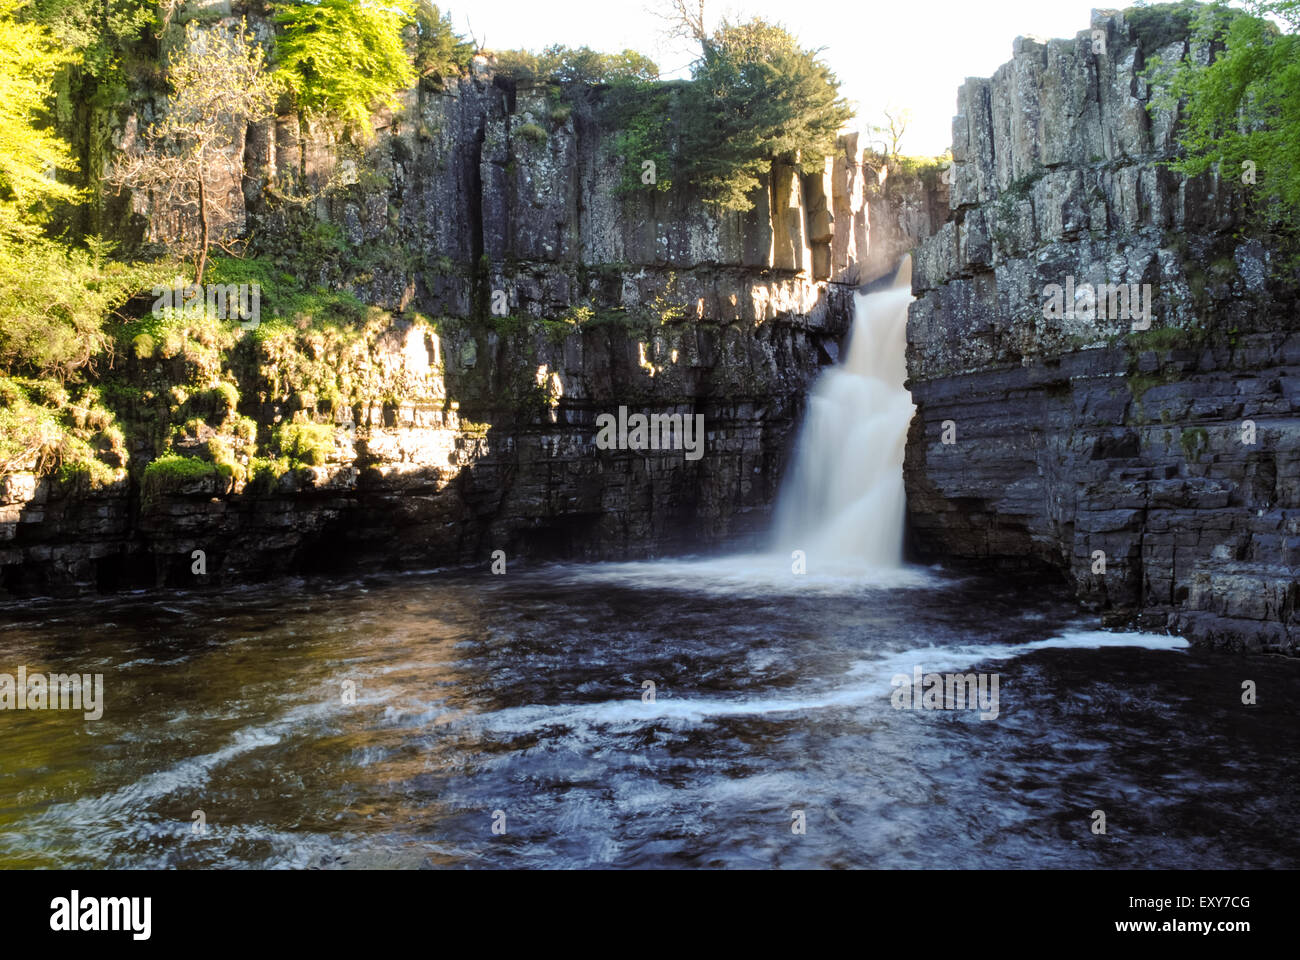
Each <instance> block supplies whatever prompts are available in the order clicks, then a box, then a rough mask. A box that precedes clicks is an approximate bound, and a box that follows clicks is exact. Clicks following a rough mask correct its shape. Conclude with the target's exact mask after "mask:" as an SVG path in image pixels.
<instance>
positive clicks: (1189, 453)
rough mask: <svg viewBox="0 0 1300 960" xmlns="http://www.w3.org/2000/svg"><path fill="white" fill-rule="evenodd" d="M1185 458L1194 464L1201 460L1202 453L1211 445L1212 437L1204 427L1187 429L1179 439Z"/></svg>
mask: <svg viewBox="0 0 1300 960" xmlns="http://www.w3.org/2000/svg"><path fill="white" fill-rule="evenodd" d="M1179 443H1180V444H1181V445H1182V448H1183V456H1185V457H1186V458H1187V459H1188V460H1190V461H1191V462H1193V463H1197V462H1199V461H1200V459H1201V453H1202V452H1203V451H1204V450H1205V449H1206V448H1207V447H1208V446H1209V445H1210V435H1209V434H1208V433H1207V432H1206V431H1205V428H1204V427H1187V428H1186V429H1184V430H1183V432H1182V436H1181V437H1179Z"/></svg>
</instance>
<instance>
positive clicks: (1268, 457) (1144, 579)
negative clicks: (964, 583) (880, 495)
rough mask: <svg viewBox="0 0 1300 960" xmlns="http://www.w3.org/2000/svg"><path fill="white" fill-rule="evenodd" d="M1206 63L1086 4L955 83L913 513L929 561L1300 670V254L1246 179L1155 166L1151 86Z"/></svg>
mask: <svg viewBox="0 0 1300 960" xmlns="http://www.w3.org/2000/svg"><path fill="white" fill-rule="evenodd" d="M1211 54H1212V51H1210V50H1206V49H1204V48H1201V47H1198V46H1196V45H1194V44H1189V43H1188V40H1187V32H1186V22H1185V20H1184V21H1183V22H1182V24H1181V30H1180V29H1179V23H1178V21H1177V19H1176V18H1171V17H1168V16H1166V15H1164V14H1162V13H1161V8H1151V10H1149V11H1129V12H1128V13H1127V14H1124V13H1117V12H1113V11H1094V14H1093V21H1092V24H1091V28H1090V29H1089V30H1087V31H1085V32H1082V33H1080V34H1079V35H1078V36H1077V37H1075V38H1074V39H1070V40H1052V41H1048V42H1040V41H1037V40H1032V39H1028V38H1021V39H1018V40H1017V41H1016V43H1015V46H1014V52H1013V59H1012V60H1011V61H1010V62H1009V63H1007V64H1006V65H1005V66H1003V67H1002V68H1000V69H999V70H998V71H997V73H996V74H995V75H994V76H993V77H992V78H990V79H972V80H968V81H967V83H966V84H965V85H964V86H963V87H962V88H961V91H960V93H959V97H958V113H957V116H956V118H955V120H954V122H953V157H954V164H953V169H952V172H951V174H950V175H949V179H951V180H952V192H951V198H950V205H951V216H950V218H949V220H948V222H947V223H945V224H944V225H943V227H942V228H941V229H939V230H938V231H937V232H936V233H935V235H934V236H932V237H930V238H929V239H928V240H926V241H924V242H923V243H922V244H921V247H920V249H919V251H918V253H917V257H916V269H915V273H914V288H915V293H916V295H917V297H918V299H917V301H916V302H915V303H914V304H913V306H912V310H911V314H910V318H909V327H908V341H909V347H908V369H909V375H910V378H911V380H910V386H911V390H912V393H913V397H914V399H915V401H916V404H917V410H918V414H917V417H916V418H915V420H914V421H913V425H912V430H911V434H910V437H909V443H908V448H907V456H906V483H907V491H908V497H909V504H908V509H909V519H910V524H911V529H912V534H913V540H914V545H915V548H916V550H917V551H918V552H919V553H920V554H921V555H923V556H927V557H933V558H941V559H944V560H945V561H966V562H971V563H977V564H979V565H980V566H989V565H990V564H996V565H1000V566H1002V567H1006V568H1020V569H1029V570H1033V571H1035V572H1038V573H1040V574H1041V573H1044V572H1048V571H1057V572H1059V573H1060V574H1061V575H1062V576H1064V577H1065V578H1066V579H1067V580H1068V581H1069V582H1070V583H1071V584H1072V585H1073V587H1074V588H1075V590H1076V591H1077V593H1078V595H1079V596H1080V597H1081V598H1082V599H1083V600H1084V601H1085V602H1086V603H1088V604H1089V605H1091V606H1094V607H1096V608H1098V609H1100V610H1102V611H1104V616H1105V618H1106V619H1107V620H1109V621H1112V622H1128V621H1132V620H1135V619H1136V620H1137V621H1139V622H1140V623H1142V624H1144V625H1147V626H1150V627H1165V626H1168V627H1170V628H1172V629H1174V630H1176V631H1180V632H1182V633H1184V634H1186V635H1188V636H1189V637H1191V638H1193V639H1194V640H1195V641H1197V642H1202V643H1208V644H1216V645H1225V646H1231V647H1238V648H1241V647H1245V648H1249V649H1274V650H1284V651H1288V652H1292V653H1294V652H1295V651H1296V647H1297V643H1300V585H1298V584H1297V576H1296V571H1297V568H1300V443H1298V442H1297V441H1300V314H1298V313H1297V310H1296V304H1297V274H1296V270H1295V266H1294V261H1289V260H1288V259H1287V257H1286V256H1285V255H1284V253H1283V252H1282V251H1280V250H1278V249H1276V248H1275V246H1273V245H1271V244H1270V243H1269V242H1268V238H1267V237H1262V238H1261V237H1258V236H1255V235H1254V231H1253V230H1252V227H1253V226H1254V225H1253V224H1252V223H1251V222H1250V219H1249V217H1248V216H1247V215H1246V212H1245V211H1246V206H1245V203H1244V201H1245V197H1246V196H1247V194H1246V191H1248V190H1249V189H1250V188H1249V186H1248V185H1244V184H1242V183H1240V182H1239V177H1238V176H1237V174H1238V171H1222V179H1218V178H1216V177H1214V176H1203V177H1198V178H1194V179H1187V178H1185V177H1183V176H1181V175H1179V174H1177V173H1175V172H1173V171H1172V170H1171V169H1169V168H1168V167H1166V166H1162V163H1161V161H1163V160H1166V159H1168V158H1169V157H1170V156H1172V155H1173V154H1174V153H1175V152H1176V149H1177V147H1176V141H1175V133H1176V130H1177V124H1178V119H1179V118H1178V116H1177V113H1176V112H1174V113H1169V112H1156V113H1154V114H1149V113H1148V110H1147V106H1148V103H1149V102H1150V99H1151V96H1152V91H1151V89H1150V88H1149V86H1148V84H1147V82H1146V81H1145V80H1144V79H1143V78H1142V76H1141V72H1142V70H1143V68H1144V67H1145V65H1146V63H1147V61H1148V60H1150V59H1151V58H1152V57H1153V56H1156V55H1158V56H1161V57H1163V58H1170V57H1172V58H1175V59H1177V58H1181V57H1183V56H1190V57H1197V58H1202V59H1204V58H1206V57H1208V56H1210V55H1211ZM1102 284H1105V285H1108V286H1110V287H1122V292H1121V290H1118V289H1116V290H1110V289H1108V290H1105V291H1102V292H1101V294H1100V296H1097V294H1098V287H1099V285H1102ZM1129 294H1132V297H1131V298H1130V297H1129V296H1128V295H1129ZM1144 294H1145V295H1147V296H1149V297H1150V305H1151V309H1150V313H1149V317H1142V316H1140V315H1139V316H1134V314H1140V313H1141V311H1139V310H1138V309H1137V305H1138V303H1139V298H1140V297H1141V296H1143V295H1144ZM1067 298H1068V299H1067ZM1125 300H1131V302H1129V304H1128V306H1129V311H1128V313H1125V311H1124V307H1125Z"/></svg>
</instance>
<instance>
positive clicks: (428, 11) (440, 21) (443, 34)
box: [415, 0, 475, 78]
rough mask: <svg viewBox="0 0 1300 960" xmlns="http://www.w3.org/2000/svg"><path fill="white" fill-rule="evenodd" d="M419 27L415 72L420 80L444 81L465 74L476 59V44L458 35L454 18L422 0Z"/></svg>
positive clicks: (417, 17)
mask: <svg viewBox="0 0 1300 960" xmlns="http://www.w3.org/2000/svg"><path fill="white" fill-rule="evenodd" d="M415 23H416V29H417V31H418V33H417V40H416V48H415V49H416V52H415V69H416V71H417V72H418V73H419V74H420V76H421V77H439V78H442V77H452V76H456V75H458V74H459V73H461V72H462V71H463V70H464V69H465V67H466V66H467V65H468V64H469V62H470V60H471V59H472V58H473V56H474V52H475V50H474V44H472V43H470V42H469V41H468V40H466V39H465V38H464V37H463V36H461V35H460V34H458V33H457V32H456V30H455V28H454V27H453V26H452V23H451V14H450V13H444V12H442V10H440V9H439V8H438V5H437V4H436V3H430V2H429V0H418V2H417V3H416V5H415Z"/></svg>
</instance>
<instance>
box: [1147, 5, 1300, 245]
mask: <svg viewBox="0 0 1300 960" xmlns="http://www.w3.org/2000/svg"><path fill="white" fill-rule="evenodd" d="M1150 9H1151V10H1152V11H1155V10H1159V9H1160V8H1150ZM1270 18H1272V19H1270ZM1273 19H1276V20H1279V21H1281V23H1282V28H1281V29H1279V27H1278V25H1277V24H1276V23H1274V22H1273ZM1192 23H1193V27H1194V35H1193V44H1194V45H1196V44H1210V45H1211V47H1210V49H1212V50H1214V51H1215V56H1214V59H1213V61H1212V62H1211V63H1208V64H1206V63H1202V62H1198V61H1197V60H1196V59H1194V58H1193V57H1186V58H1184V59H1182V60H1180V61H1179V62H1178V63H1176V64H1169V63H1160V62H1155V63H1153V64H1150V65H1149V66H1148V76H1149V77H1150V78H1151V79H1152V80H1154V81H1155V82H1156V83H1157V85H1158V88H1159V89H1161V90H1162V92H1161V93H1160V94H1159V95H1158V96H1156V97H1155V98H1153V109H1154V108H1159V109H1166V110H1167V109H1170V108H1171V107H1172V106H1174V105H1175V104H1176V103H1177V102H1179V101H1180V100H1182V101H1184V109H1183V116H1182V124H1181V127H1180V130H1179V141H1180V143H1181V145H1182V146H1183V148H1184V150H1185V152H1186V156H1185V157H1184V158H1183V159H1181V160H1179V161H1177V162H1176V163H1174V164H1173V166H1174V167H1175V168H1176V169H1178V170H1180V171H1181V172H1183V173H1186V174H1189V175H1195V174H1200V173H1204V172H1205V171H1207V170H1210V169H1212V168H1216V167H1217V168H1218V169H1219V170H1220V171H1221V173H1222V174H1223V175H1224V176H1226V177H1229V178H1232V179H1234V180H1236V179H1238V178H1240V180H1241V182H1242V183H1243V184H1250V187H1249V188H1248V189H1250V190H1251V191H1252V195H1253V197H1254V199H1255V201H1256V203H1255V209H1256V210H1257V212H1259V213H1260V214H1261V215H1263V216H1264V217H1265V218H1266V219H1268V220H1271V221H1273V222H1277V221H1290V222H1291V223H1295V222H1296V220H1297V217H1300V148H1298V147H1297V145H1298V144H1300V34H1298V33H1297V31H1300V0H1246V2H1245V10H1244V11H1243V10H1237V9H1233V8H1231V7H1229V6H1227V5H1226V4H1223V3H1215V4H1211V5H1208V6H1205V7H1203V8H1201V9H1200V10H1199V11H1197V12H1196V14H1195V16H1194V19H1193V20H1192Z"/></svg>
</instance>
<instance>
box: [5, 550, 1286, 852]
mask: <svg viewBox="0 0 1300 960" xmlns="http://www.w3.org/2000/svg"><path fill="white" fill-rule="evenodd" d="M1075 616H1076V613H1075V611H1074V609H1073V608H1072V607H1071V606H1070V605H1069V604H1068V603H1063V602H1060V601H1058V600H1056V599H1053V598H1050V597H1044V598H1040V599H1036V600H1032V601H1031V602H1029V603H1027V602H1026V599H1025V592H1024V590H1023V588H1021V589H1019V590H1017V589H1014V588H1011V587H1009V586H1005V585H1001V584H990V583H985V582H980V581H974V580H957V579H954V578H952V577H950V576H948V575H945V574H943V573H941V572H938V571H933V570H921V569H904V570H899V571H891V572H889V573H888V574H882V575H880V576H878V577H875V578H872V577H868V576H864V575H863V574H862V572H861V571H857V572H856V573H855V572H854V571H853V570H850V569H842V570H831V571H821V572H818V571H814V570H810V571H809V576H807V577H793V576H791V575H790V571H789V566H788V562H787V564H786V565H784V566H782V565H777V564H775V563H774V561H771V560H769V559H767V558H764V557H752V558H733V559H730V560H726V561H674V562H660V563H654V564H606V565H595V566H555V567H547V568H541V569H535V570H532V571H527V572H514V570H513V569H512V572H511V573H510V574H509V575H508V576H505V577H491V576H487V575H479V574H477V573H475V574H463V573H461V574H447V573H432V574H421V575H409V576H404V577H393V578H387V579H382V580H366V581H361V582H335V581H305V582H293V583H280V584H275V585H270V586H267V587H264V588H261V589H252V590H243V591H232V592H227V593H222V594H212V593H205V594H192V595H176V594H167V595H148V596H136V597H126V598H121V599H115V600H101V601H91V602H84V603H78V604H74V605H69V604H66V603H53V602H38V603H30V604H23V605H17V606H7V607H0V672H9V673H13V672H15V670H16V668H17V667H18V666H26V667H27V668H28V669H29V670H30V671H33V672H35V671H44V672H70V671H76V672H81V673H103V674H104V676H105V680H104V693H105V699H106V708H105V712H104V717H103V719H102V720H100V721H98V722H87V721H85V720H83V719H82V718H81V715H80V714H79V713H72V712H55V711H47V712H26V711H25V712H13V711H4V712H0V732H2V733H3V739H2V740H0V866H5V867H20V866H27V867H52V866H92V867H168V866H176V867H200V866H292V867H313V866H315V867H353V868H356V867H387V866H392V867H427V866H487V867H585V866H617V867H662V866H704V867H771V866H779V867H999V866H1011V867H1021V866H1023V867H1031V866H1032V867H1066V866H1078V867H1123V866H1134V867H1191V866H1208V867H1219V866H1221V867H1251V866H1263V865H1272V866H1291V867H1294V866H1297V865H1300V829H1297V827H1300V800H1297V797H1300V790H1297V789H1296V788H1297V769H1298V767H1300V764H1298V762H1297V760H1296V759H1295V758H1296V756H1297V749H1296V748H1297V746H1300V743H1298V742H1297V741H1300V734H1298V733H1297V731H1300V724H1298V723H1297V717H1296V713H1297V709H1298V708H1297V706H1296V705H1297V704H1300V696H1297V694H1300V664H1297V663H1295V662H1291V661H1286V660H1282V659H1280V658H1273V657H1269V658H1241V657H1228V656H1216V655H1211V654H1205V653H1201V652H1199V651H1190V650H1188V649H1186V647H1185V645H1184V644H1183V642H1182V641H1181V640H1178V639H1177V638H1169V637H1155V636H1150V635H1140V634H1123V635H1116V634H1105V633H1097V632H1093V631H1089V630H1088V629H1087V628H1085V627H1083V626H1081V625H1079V624H1078V623H1075V622H1073V621H1072V619H1071V618H1073V617H1075ZM916 665H920V666H922V667H923V668H924V669H925V670H927V671H931V670H933V671H966V670H971V671H973V670H980V671H983V672H993V673H997V674H998V675H999V676H1000V678H1001V687H1000V690H1001V708H1000V713H999V716H998V718H997V719H996V720H993V721H981V720H980V719H979V717H978V714H977V713H975V712H970V711H928V712H927V711H915V712H914V711H906V710H895V709H893V707H892V706H891V703H890V692H891V685H890V679H891V677H892V676H893V675H894V674H896V673H907V674H910V673H911V672H912V668H913V667H914V666H916ZM1243 679H1253V680H1255V681H1256V682H1257V683H1258V684H1259V690H1260V703H1259V705H1258V706H1254V707H1245V706H1243V705H1242V704H1241V701H1240V696H1241V694H1240V691H1241V681H1242V680H1243ZM647 680H649V681H653V683H654V684H655V702H653V703H645V702H643V701H642V695H643V686H642V684H643V682H644V681H647ZM348 681H351V683H352V684H354V686H355V703H345V702H344V696H343V691H344V685H345V683H347V682H348ZM1095 809H1102V810H1105V811H1106V815H1107V829H1108V835H1107V836H1093V835H1092V834H1091V832H1090V829H1089V828H1090V825H1091V819H1090V814H1091V812H1092V811H1093V810H1095ZM795 810H803V811H805V815H806V819H807V824H808V826H807V833H806V835H803V836H797V835H794V834H792V832H791V829H790V825H791V817H792V812H793V811H795ZM195 811H202V815H203V817H204V818H205V819H206V832H205V833H203V834H202V835H196V834H195V833H193V832H192V827H193V824H194V823H195V819H194V814H195ZM494 811H501V812H502V813H503V814H504V818H505V827H506V832H505V833H504V834H501V835H494V834H493V833H492V824H493V813H494Z"/></svg>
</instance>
